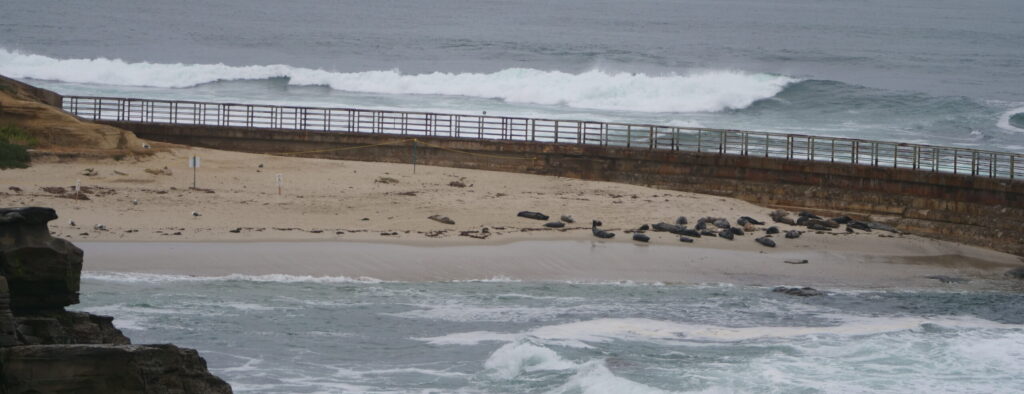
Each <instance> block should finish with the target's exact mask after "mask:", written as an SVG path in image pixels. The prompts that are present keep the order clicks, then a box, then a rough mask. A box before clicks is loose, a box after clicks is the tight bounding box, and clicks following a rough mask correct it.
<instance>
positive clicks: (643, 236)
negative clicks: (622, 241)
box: [633, 233, 651, 242]
mask: <svg viewBox="0 0 1024 394" xmlns="http://www.w3.org/2000/svg"><path fill="white" fill-rule="evenodd" d="M633 240H634V241H640V242H648V241H650V240H651V237H648V236H647V234H643V233H633Z"/></svg>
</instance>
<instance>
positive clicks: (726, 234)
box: [718, 230, 735, 241]
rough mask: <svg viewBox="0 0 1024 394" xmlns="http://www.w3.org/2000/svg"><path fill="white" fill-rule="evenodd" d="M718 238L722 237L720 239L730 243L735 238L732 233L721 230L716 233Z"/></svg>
mask: <svg viewBox="0 0 1024 394" xmlns="http://www.w3.org/2000/svg"><path fill="white" fill-rule="evenodd" d="M718 236H719V237H722V238H725V239H728V240H730V241H732V239H733V237H735V236H734V235H733V233H732V231H729V230H722V231H720V232H719V233H718Z"/></svg>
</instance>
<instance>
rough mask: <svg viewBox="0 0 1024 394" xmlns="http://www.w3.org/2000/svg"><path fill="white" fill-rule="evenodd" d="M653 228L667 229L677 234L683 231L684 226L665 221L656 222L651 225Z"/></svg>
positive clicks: (656, 229)
mask: <svg viewBox="0 0 1024 394" xmlns="http://www.w3.org/2000/svg"><path fill="white" fill-rule="evenodd" d="M651 229H653V230H654V231H667V232H670V233H673V234H677V233H679V232H681V231H683V227H682V226H677V225H674V224H668V223H665V222H659V223H656V224H655V225H653V226H651Z"/></svg>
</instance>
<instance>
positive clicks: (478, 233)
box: [459, 230, 491, 239]
mask: <svg viewBox="0 0 1024 394" xmlns="http://www.w3.org/2000/svg"><path fill="white" fill-rule="evenodd" d="M459 236H462V237H470V238H476V239H487V237H490V236H491V233H489V232H487V233H485V232H481V231H476V230H469V231H461V232H459Z"/></svg>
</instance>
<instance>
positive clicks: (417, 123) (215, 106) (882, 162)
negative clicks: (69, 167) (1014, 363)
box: [63, 96, 1024, 181]
mask: <svg viewBox="0 0 1024 394" xmlns="http://www.w3.org/2000/svg"><path fill="white" fill-rule="evenodd" d="M63 107H64V110H66V111H68V112H70V113H72V114H74V115H77V116H79V117H81V118H85V119H91V120H106V121H123V122H139V123H160V124H181V125H203V126H232V127H249V128H266V129H284V130H299V131H323V132H354V133H375V134H395V135H403V136H429V137H452V138H476V139H488V140H505V141H531V142H548V143H558V144H580V145H598V146H610V147H625V148H640V149H658V150H671V151H681V152H699V153H712V154H723V155H742V156H757V157H768V158H780V159H789V160H809V161H818V162H832V163H846V164H853V165H867V166H874V167H888V168H906V169H913V170H919V171H930V172H941V173H952V174H962V175H969V176H977V177H988V178H1005V179H1010V180H1014V181H1020V180H1022V179H1024V155H1021V154H1016V153H1008V152H996V151H987V150H978V149H970V148H957V147H943V146H934V145H923V144H911V143H901V142H885V141H871V140H861V139H853V138H839V137H821V136H811V135H802V134H784V133H769V132H758V131H742V130H722V129H707V128H694V127H677V126H659V125H649V124H630V123H615V122H594V121H582V120H562V119H540V118H524V117H509V116H488V115H460V114H444V113H432V112H407V111H383V110H369V109H357V108H319V107H293V106H279V105H261V104H234V103H210V102H198V101H173V100H149V99H134V98H117V97H84V96H65V97H64V101H63Z"/></svg>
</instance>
